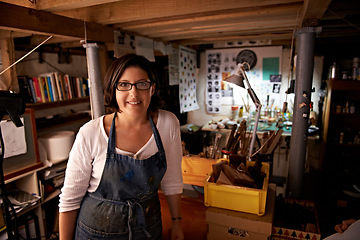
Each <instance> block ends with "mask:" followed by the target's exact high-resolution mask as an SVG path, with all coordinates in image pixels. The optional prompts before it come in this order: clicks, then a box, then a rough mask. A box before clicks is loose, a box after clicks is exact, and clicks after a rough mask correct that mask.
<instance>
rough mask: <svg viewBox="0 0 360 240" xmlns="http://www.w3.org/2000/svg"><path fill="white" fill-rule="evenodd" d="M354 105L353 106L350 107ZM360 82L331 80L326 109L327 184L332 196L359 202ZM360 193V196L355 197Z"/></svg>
mask: <svg viewBox="0 0 360 240" xmlns="http://www.w3.org/2000/svg"><path fill="white" fill-rule="evenodd" d="M350 108H351V109H350ZM359 110H360V81H348V80H330V81H328V94H327V99H326V106H325V111H324V114H325V116H324V158H323V166H324V169H323V170H324V186H325V188H324V189H323V190H324V191H325V192H326V196H327V197H329V199H334V200H336V201H337V202H339V200H341V201H344V202H346V203H350V202H354V201H355V202H358V203H359V199H360V198H359V196H360V193H359V192H358V191H357V190H356V189H355V187H354V185H356V186H360V161H359V155H360V142H359V141H360V139H359V137H360V136H359V132H360V111H359ZM354 196H357V197H354Z"/></svg>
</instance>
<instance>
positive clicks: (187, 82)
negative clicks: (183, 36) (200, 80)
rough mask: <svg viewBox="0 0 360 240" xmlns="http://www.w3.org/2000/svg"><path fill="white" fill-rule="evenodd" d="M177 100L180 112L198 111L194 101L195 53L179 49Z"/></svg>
mask: <svg viewBox="0 0 360 240" xmlns="http://www.w3.org/2000/svg"><path fill="white" fill-rule="evenodd" d="M179 73H180V76H179V94H180V96H179V98H180V112H181V113H183V112H189V111H193V110H196V109H199V106H198V104H197V99H196V51H195V50H193V49H190V48H187V47H183V46H180V48H179Z"/></svg>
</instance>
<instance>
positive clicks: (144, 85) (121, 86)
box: [116, 81, 153, 91]
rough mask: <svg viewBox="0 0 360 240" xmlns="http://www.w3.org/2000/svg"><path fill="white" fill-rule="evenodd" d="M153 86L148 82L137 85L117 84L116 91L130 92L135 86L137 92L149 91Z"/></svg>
mask: <svg viewBox="0 0 360 240" xmlns="http://www.w3.org/2000/svg"><path fill="white" fill-rule="evenodd" d="M152 85H153V83H152V82H148V81H144V82H137V83H128V82H117V83H116V89H117V90H119V91H130V90H131V89H132V87H133V86H135V87H136V89H137V90H148V89H150V87H151V86H152Z"/></svg>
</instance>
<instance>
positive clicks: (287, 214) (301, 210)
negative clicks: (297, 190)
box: [272, 198, 321, 240]
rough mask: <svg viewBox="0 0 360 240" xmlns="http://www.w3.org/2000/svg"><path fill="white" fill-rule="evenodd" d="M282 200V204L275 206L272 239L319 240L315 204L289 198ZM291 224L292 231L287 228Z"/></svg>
mask: <svg viewBox="0 0 360 240" xmlns="http://www.w3.org/2000/svg"><path fill="white" fill-rule="evenodd" d="M283 200H284V201H283V204H278V203H277V205H276V214H275V219H274V226H273V233H272V239H273V240H283V239H311V240H320V239H321V234H320V227H319V222H318V215H317V211H316V206H315V203H314V202H313V201H309V200H300V199H290V198H285V199H283ZM279 205H280V206H279ZM281 213H283V214H282V216H280V215H279V214H281ZM280 218H283V219H280ZM294 222H295V223H297V224H294ZM291 224H293V225H294V227H293V228H294V229H292V228H291V227H289V226H287V225H291ZM295 225H297V226H299V227H296V226H295Z"/></svg>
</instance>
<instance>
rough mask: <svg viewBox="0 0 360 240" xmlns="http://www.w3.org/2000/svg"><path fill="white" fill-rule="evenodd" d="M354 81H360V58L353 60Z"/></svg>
mask: <svg viewBox="0 0 360 240" xmlns="http://www.w3.org/2000/svg"><path fill="white" fill-rule="evenodd" d="M352 80H360V74H359V58H358V57H355V58H354V59H353V72H352Z"/></svg>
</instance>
